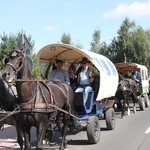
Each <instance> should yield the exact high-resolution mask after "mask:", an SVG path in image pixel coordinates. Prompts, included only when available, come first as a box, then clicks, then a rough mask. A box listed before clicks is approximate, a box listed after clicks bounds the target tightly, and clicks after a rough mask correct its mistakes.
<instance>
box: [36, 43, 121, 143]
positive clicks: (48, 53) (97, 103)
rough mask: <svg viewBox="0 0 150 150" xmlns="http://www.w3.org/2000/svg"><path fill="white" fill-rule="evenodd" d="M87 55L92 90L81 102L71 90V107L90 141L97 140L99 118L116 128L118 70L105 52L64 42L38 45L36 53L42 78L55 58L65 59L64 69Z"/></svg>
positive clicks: (78, 94)
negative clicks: (38, 48)
mask: <svg viewBox="0 0 150 150" xmlns="http://www.w3.org/2000/svg"><path fill="white" fill-rule="evenodd" d="M83 57H86V58H87V59H88V60H89V61H90V66H91V67H93V68H94V69H95V70H96V72H98V75H97V76H94V81H95V82H93V86H92V87H93V91H92V92H91V93H90V94H89V97H88V100H87V102H86V103H84V102H83V96H82V95H83V93H74V94H75V97H74V107H75V110H76V113H77V116H78V118H79V122H80V124H81V126H83V127H86V128H87V137H88V140H89V142H90V143H98V142H99V140H100V123H99V119H105V120H106V126H107V128H108V129H114V128H115V111H114V107H113V106H114V102H115V97H114V96H115V93H116V90H117V86H118V72H117V70H116V67H115V66H114V64H113V63H112V62H111V61H110V60H109V59H108V58H106V57H105V56H103V55H100V54H96V53H94V52H91V51H87V50H83V49H80V48H77V47H73V46H71V45H67V44H50V45H47V46H45V47H43V48H41V49H40V50H39V52H38V54H37V62H38V66H39V68H40V73H41V75H42V76H43V78H46V79H48V74H49V72H50V71H51V70H52V68H53V64H54V62H55V60H56V59H61V60H63V61H64V69H65V70H68V68H69V66H70V65H74V66H75V67H76V68H77V67H78V66H79V65H80V63H79V62H80V61H81V59H82V58H83Z"/></svg>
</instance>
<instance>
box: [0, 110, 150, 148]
mask: <svg viewBox="0 0 150 150" xmlns="http://www.w3.org/2000/svg"><path fill="white" fill-rule="evenodd" d="M116 119H117V120H116V127H115V129H114V130H107V129H106V125H105V120H100V122H101V139H100V142H99V143H98V144H93V145H92V144H89V143H88V139H87V135H86V131H81V132H79V133H77V134H73V135H71V134H69V135H68V136H67V140H68V149H69V150H150V142H149V141H150V107H149V108H146V109H145V110H144V111H139V108H138V111H137V112H136V113H135V114H133V113H131V115H130V116H126V117H125V118H124V119H122V118H121V114H120V112H116ZM57 135H59V133H58V132H57V131H56V133H55V134H54V136H53V140H52V143H51V145H52V147H51V148H50V147H49V148H48V149H49V150H54V149H58V144H56V143H57V142H58V141H60V139H59V136H57ZM35 145H36V137H35V129H34V128H32V149H35ZM0 149H1V150H2V149H3V150H18V149H19V147H18V145H17V143H16V133H15V128H14V127H12V126H7V127H6V128H5V129H4V130H3V131H1V132H0Z"/></svg>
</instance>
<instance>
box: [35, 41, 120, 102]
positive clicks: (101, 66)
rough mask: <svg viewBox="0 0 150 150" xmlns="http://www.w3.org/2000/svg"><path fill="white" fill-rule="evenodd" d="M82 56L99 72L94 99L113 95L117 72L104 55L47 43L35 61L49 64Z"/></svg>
mask: <svg viewBox="0 0 150 150" xmlns="http://www.w3.org/2000/svg"><path fill="white" fill-rule="evenodd" d="M83 57H87V58H88V59H89V61H90V62H91V63H92V64H93V65H94V66H95V67H96V68H97V70H98V71H99V73H100V83H99V85H100V87H99V92H98V95H97V98H96V100H98V101H99V100H102V99H104V98H108V97H112V96H115V93H116V90H117V86H118V72H117V70H116V67H115V66H114V64H113V63H112V62H111V61H110V60H109V59H108V58H106V57H105V56H103V55H100V54H97V53H94V52H91V51H87V50H83V49H80V48H77V47H74V46H71V45H68V44H58V43H57V44H49V45H46V46H44V47H43V48H41V49H40V50H39V52H38V54H37V62H38V65H39V66H40V64H41V63H46V64H49V63H50V62H52V61H53V60H55V59H61V60H63V61H65V62H68V63H71V62H77V61H79V60H81V59H82V58H83Z"/></svg>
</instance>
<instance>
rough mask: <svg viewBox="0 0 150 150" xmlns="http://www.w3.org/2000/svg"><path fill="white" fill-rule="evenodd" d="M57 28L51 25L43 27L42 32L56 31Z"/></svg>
mask: <svg viewBox="0 0 150 150" xmlns="http://www.w3.org/2000/svg"><path fill="white" fill-rule="evenodd" d="M57 30H58V27H57V26H53V25H49V26H47V27H44V31H57Z"/></svg>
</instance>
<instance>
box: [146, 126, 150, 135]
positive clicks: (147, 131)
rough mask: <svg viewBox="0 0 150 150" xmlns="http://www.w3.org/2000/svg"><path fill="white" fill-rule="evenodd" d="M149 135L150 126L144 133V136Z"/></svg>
mask: <svg viewBox="0 0 150 150" xmlns="http://www.w3.org/2000/svg"><path fill="white" fill-rule="evenodd" d="M149 133H150V126H149V127H148V128H147V130H146V131H145V134H149Z"/></svg>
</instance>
